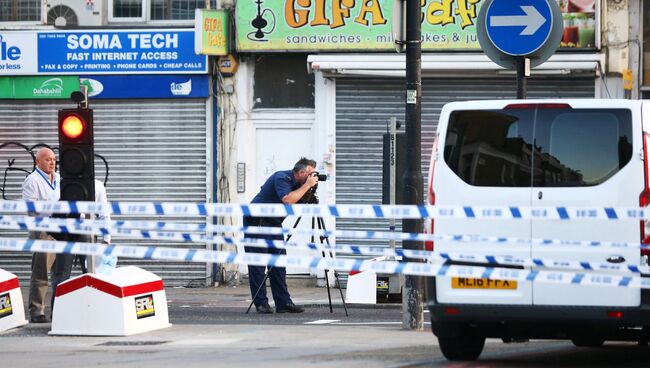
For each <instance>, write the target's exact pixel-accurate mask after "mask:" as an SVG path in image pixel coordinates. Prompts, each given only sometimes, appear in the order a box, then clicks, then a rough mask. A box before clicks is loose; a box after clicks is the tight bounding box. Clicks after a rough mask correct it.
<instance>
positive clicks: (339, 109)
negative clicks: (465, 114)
mask: <svg viewBox="0 0 650 368" xmlns="http://www.w3.org/2000/svg"><path fill="white" fill-rule="evenodd" d="M404 90H405V82H404V80H402V79H399V80H398V79H361V78H359V79H357V78H350V79H348V78H338V79H337V80H336V202H337V203H338V204H378V203H381V200H382V193H381V180H382V177H381V176H382V136H383V134H384V133H385V132H386V127H387V120H388V119H389V118H390V117H393V116H395V117H397V119H398V120H401V121H404V105H405V100H404V95H405V93H404ZM594 91H595V79H594V78H593V77H584V78H566V77H565V78H557V77H553V78H539V77H538V78H529V79H528V97H529V98H541V97H547V98H560V97H561V98H568V97H574V98H593V97H594ZM515 95H516V90H515V82H514V76H511V77H507V78H478V77H477V78H464V79H463V78H461V79H458V78H454V79H451V78H448V79H444V78H437V79H424V80H423V82H422V173H423V177H424V192H425V193H424V195H425V198H426V188H427V179H428V178H427V173H428V170H429V160H430V158H431V149H432V146H433V136H434V133H435V130H436V127H437V125H438V118H439V114H440V110H441V109H442V106H443V105H444V104H446V103H448V102H452V101H459V100H460V101H462V100H484V99H503V98H515ZM401 130H402V131H403V130H404V128H403V127H402V128H401ZM336 228H337V229H338V230H375V231H387V230H388V220H368V219H338V220H337V221H336ZM397 228H398V231H401V220H398V221H397ZM337 241H338V242H339V243H341V244H358V245H373V246H388V241H382V240H361V239H348V238H337ZM397 246H398V247H399V246H401V245H400V244H398V245H397Z"/></svg>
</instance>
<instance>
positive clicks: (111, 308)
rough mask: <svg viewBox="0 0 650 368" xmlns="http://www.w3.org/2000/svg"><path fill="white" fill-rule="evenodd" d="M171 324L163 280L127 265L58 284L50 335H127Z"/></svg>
mask: <svg viewBox="0 0 650 368" xmlns="http://www.w3.org/2000/svg"><path fill="white" fill-rule="evenodd" d="M170 326H171V324H170V323H169V316H168V312H167V297H166V296H165V289H164V286H163V281H162V279H161V278H160V277H158V276H156V275H155V274H153V273H151V272H148V271H145V270H143V269H141V268H139V267H135V266H127V267H119V268H116V269H115V270H114V271H113V272H112V273H111V275H110V276H107V275H98V274H90V273H87V274H84V275H80V276H78V277H75V278H73V279H70V280H67V281H65V282H63V283H61V284H59V286H58V287H57V289H56V299H55V301H54V313H53V315H52V330H51V331H50V335H84V336H127V335H132V334H136V333H141V332H146V331H152V330H158V329H161V328H166V327H170Z"/></svg>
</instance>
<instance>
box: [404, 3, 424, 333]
mask: <svg viewBox="0 0 650 368" xmlns="http://www.w3.org/2000/svg"><path fill="white" fill-rule="evenodd" d="M421 12H422V9H421V7H420V0H406V147H407V149H406V172H405V173H404V176H403V180H404V188H405V191H404V203H405V204H417V205H421V204H422V203H423V201H424V197H423V193H422V191H423V179H422V164H421V156H422V150H421V120H422V109H421V102H422V71H421V61H422V45H421V26H420V14H421ZM402 228H403V230H404V232H407V233H422V232H424V224H423V221H422V220H421V219H419V220H418V219H404V220H402ZM403 248H404V249H422V250H423V249H424V244H423V243H422V242H416V241H404V242H403ZM404 261H407V260H406V259H405V260H404ZM408 261H409V262H421V260H418V259H408ZM423 304H424V279H423V278H422V277H421V276H405V277H404V289H403V291H402V327H403V328H405V329H410V330H424V310H423Z"/></svg>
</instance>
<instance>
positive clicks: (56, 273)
mask: <svg viewBox="0 0 650 368" xmlns="http://www.w3.org/2000/svg"><path fill="white" fill-rule="evenodd" d="M76 237H77V238H76V239H77V240H72V241H77V242H90V241H92V238H91V237H90V236H87V235H77V236H76ZM75 257H76V255H75V254H62V253H59V254H57V255H56V260H55V261H54V267H53V269H52V301H51V304H50V305H51V306H52V313H54V297H55V296H56V288H57V286H59V284H60V283H62V282H63V281H65V280H67V279H69V278H70V274H71V273H72V265H73V263H74V259H75ZM84 258H85V256H84ZM84 261H85V260H84V259H80V262H84ZM81 268H82V271H83V272H84V273H85V272H86V270H85V267H84V266H83V264H82V267H81Z"/></svg>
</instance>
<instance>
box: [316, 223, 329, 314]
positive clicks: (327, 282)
mask: <svg viewBox="0 0 650 368" xmlns="http://www.w3.org/2000/svg"><path fill="white" fill-rule="evenodd" d="M315 221H316V218H315V217H312V218H311V228H312V229H316V227H315V226H314V225H315ZM320 221H321V218H320V217H319V218H318V230H322V229H321V223H320ZM314 237H315V235H314V234H312V235H311V242H312V243H315V241H314V240H315V239H314ZM319 238H320V243H321V244H323V237H322V236H319ZM321 256H322V257H323V258H325V250H323V251H322V252H321ZM328 271H329V270H328V269H325V285H326V286H327V300H328V302H329V306H330V313H334V309H333V308H332V293H331V292H330V278H329V275H328Z"/></svg>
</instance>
